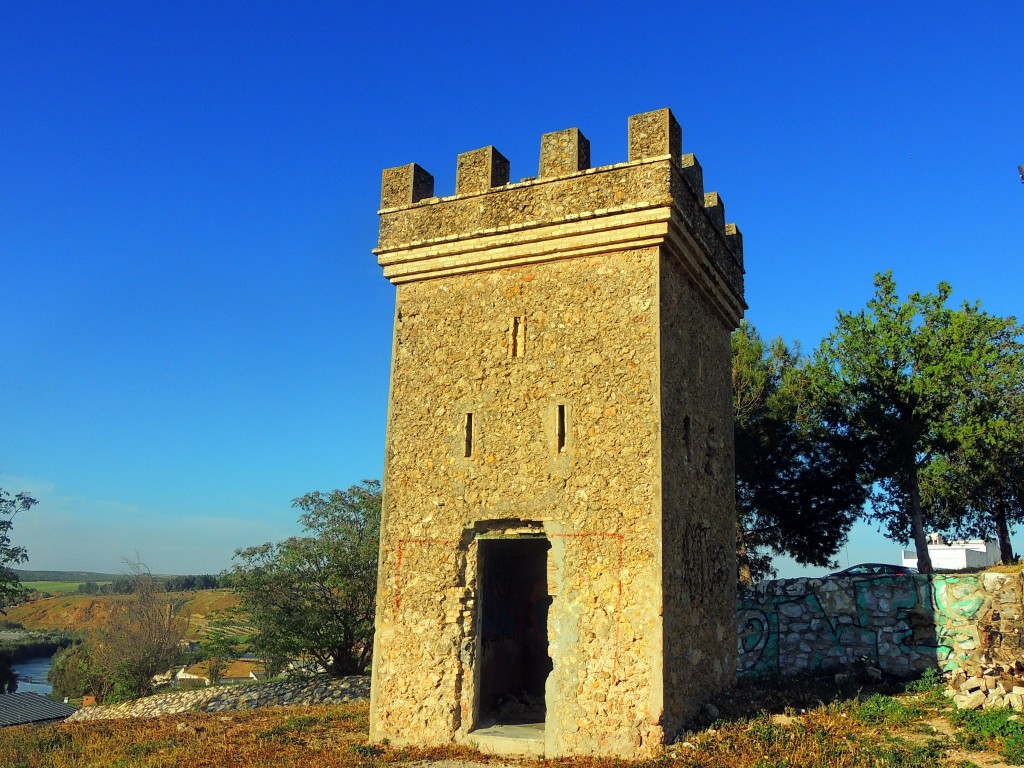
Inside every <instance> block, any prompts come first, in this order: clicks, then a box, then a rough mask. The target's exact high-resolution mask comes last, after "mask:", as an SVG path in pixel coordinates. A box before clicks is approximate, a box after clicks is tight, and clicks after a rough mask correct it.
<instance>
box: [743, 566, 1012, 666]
mask: <svg viewBox="0 0 1024 768" xmlns="http://www.w3.org/2000/svg"><path fill="white" fill-rule="evenodd" d="M737 620H738V621H737V627H738V632H739V642H738V650H739V662H738V672H739V675H740V676H745V677H755V676H760V675H765V674H783V675H786V674H795V673H801V672H818V671H824V670H832V669H836V670H838V669H844V668H850V667H854V666H856V665H858V664H867V665H869V666H873V667H875V668H877V669H879V670H881V671H882V672H883V673H885V674H890V675H895V676H900V677H909V676H912V675H915V674H919V673H921V672H923V671H924V670H925V669H928V668H935V667H936V666H938V667H939V668H941V669H943V670H946V671H951V670H956V669H959V668H961V667H964V666H968V665H972V664H984V665H987V664H991V663H996V664H1012V663H1013V662H1015V661H1018V660H1020V658H1021V642H1022V629H1024V605H1022V584H1021V573H1020V572H1017V573H999V572H994V571H990V572H985V573H979V574H936V575H933V576H930V577H929V576H874V577H852V578H825V579H784V580H779V581H767V582H762V583H760V584H758V585H756V586H755V587H754V588H753V589H751V590H748V591H746V592H745V593H743V594H742V595H741V596H740V599H739V604H738V606H737Z"/></svg>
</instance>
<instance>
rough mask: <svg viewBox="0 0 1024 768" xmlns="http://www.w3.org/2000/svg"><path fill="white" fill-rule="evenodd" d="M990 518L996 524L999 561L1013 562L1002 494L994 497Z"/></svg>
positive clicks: (1004, 563)
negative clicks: (993, 507)
mask: <svg viewBox="0 0 1024 768" xmlns="http://www.w3.org/2000/svg"><path fill="white" fill-rule="evenodd" d="M992 520H993V521H994V522H995V524H996V539H997V540H998V541H999V561H1000V562H1001V563H1002V564H1003V565H1010V564H1011V563H1013V544H1012V543H1011V542H1010V527H1009V526H1008V525H1007V524H1006V504H1005V502H1004V501H1003V495H1002V494H999V496H998V498H996V505H995V509H993V510H992Z"/></svg>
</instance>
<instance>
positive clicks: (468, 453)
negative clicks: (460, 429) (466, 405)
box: [463, 412, 473, 459]
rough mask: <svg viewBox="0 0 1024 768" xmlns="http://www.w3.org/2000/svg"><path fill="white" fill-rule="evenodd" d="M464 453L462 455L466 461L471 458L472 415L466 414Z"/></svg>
mask: <svg viewBox="0 0 1024 768" xmlns="http://www.w3.org/2000/svg"><path fill="white" fill-rule="evenodd" d="M465 438H466V445H465V447H466V452H465V453H464V454H463V455H464V456H465V457H466V458H467V459H469V458H472V457H473V414H472V413H471V412H470V413H467V414H466V434H465Z"/></svg>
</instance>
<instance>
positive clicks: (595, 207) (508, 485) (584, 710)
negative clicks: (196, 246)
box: [370, 109, 745, 757]
mask: <svg viewBox="0 0 1024 768" xmlns="http://www.w3.org/2000/svg"><path fill="white" fill-rule="evenodd" d="M681 145H682V131H681V129H680V127H679V124H678V123H677V122H676V120H675V118H674V117H673V116H672V113H671V112H670V111H669V110H667V109H662V110H658V111H656V112H648V113H645V114H640V115H634V116H633V117H631V118H630V119H629V159H628V160H627V161H626V162H624V163H617V164H615V165H608V166H604V167H600V168H590V144H589V142H588V141H587V139H586V138H584V136H583V135H582V134H581V133H580V132H579V131H578V130H577V129H575V128H572V129H569V130H564V131H558V132H555V133H548V134H545V135H544V136H543V137H542V138H541V151H540V170H539V172H538V174H537V177H536V178H528V179H524V180H522V181H520V182H517V183H509V162H508V160H506V159H505V158H504V157H503V156H502V155H501V154H500V153H499V152H498V151H497V150H496V149H495V148H494V147H484V148H483V149H478V150H474V151H472V152H466V153H465V154H462V155H459V158H458V169H457V180H456V184H455V194H454V195H452V196H450V197H434V196H433V195H434V190H433V186H434V183H433V177H432V176H431V175H430V174H429V173H427V172H426V171H425V170H423V169H422V168H420V167H419V166H417V165H415V164H411V165H405V166H401V167H398V168H390V169H388V170H386V171H384V175H383V191H382V194H381V211H380V244H379V247H378V248H377V249H376V251H375V253H376V254H377V256H378V259H379V262H380V264H381V266H382V267H383V268H384V275H385V277H387V278H388V279H389V280H390V281H391V282H392V283H394V284H395V285H396V286H397V301H396V311H395V333H394V346H393V351H392V369H391V396H390V406H389V411H388V426H387V454H386V464H385V472H384V512H383V520H382V527H381V549H380V577H379V586H378V592H377V625H376V645H375V648H374V659H373V693H372V703H371V716H370V729H371V738H372V739H373V740H375V741H380V740H383V739H388V740H390V742H391V743H394V744H420V745H440V744H451V743H465V744H476V745H478V746H480V747H481V748H484V749H495V750H498V749H502V750H508V751H512V752H515V751H519V752H524V753H533V754H540V753H543V754H545V755H547V756H549V757H550V756H555V755H570V754H613V755H622V756H642V755H645V754H650V753H651V752H653V751H655V750H657V749H658V747H660V746H661V745H662V744H663V743H664V742H665V740H666V739H670V738H671V737H672V736H673V735H675V733H677V732H678V731H679V730H680V728H682V727H683V725H684V724H685V722H686V721H687V719H688V718H690V717H691V716H692V715H694V714H695V712H696V710H697V709H698V707H699V706H700V705H701V704H702V703H703V702H704V701H705V700H707V699H708V698H710V697H712V696H713V695H714V694H715V692H716V691H718V690H719V689H721V688H723V687H724V686H727V685H728V684H729V683H730V682H731V680H732V678H733V674H734V671H735V654H736V636H735V631H736V630H735V619H734V612H735V563H734V539H735V527H734V525H735V524H734V497H733V494H734V482H735V481H734V472H733V444H732V435H733V432H732V400H731V375H730V372H731V367H730V332H731V331H732V329H733V328H735V327H736V325H737V324H738V322H739V320H740V317H741V316H742V313H743V310H744V309H745V304H744V301H743V247H742V238H741V235H740V233H739V231H738V230H737V229H736V227H735V225H732V224H726V223H725V219H724V208H723V205H722V200H721V198H720V197H719V196H718V194H717V193H714V192H711V193H707V194H705V192H704V189H703V180H702V176H701V167H700V165H699V164H698V163H697V161H696V160H695V159H694V157H693V155H683V154H682V153H681Z"/></svg>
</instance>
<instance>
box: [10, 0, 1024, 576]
mask: <svg viewBox="0 0 1024 768" xmlns="http://www.w3.org/2000/svg"><path fill="white" fill-rule="evenodd" d="M977 8H978V10H968V6H967V5H966V4H962V3H943V2H924V3H922V2H905V3H891V2H885V3H882V2H877V3H876V2H866V3H863V2H862V3H842V4H838V3H822V2H820V1H819V2H807V3H789V2H787V3H732V4H730V3H691V2H677V3H658V4H654V3H613V4H611V3H609V4H601V3H546V2H545V3H539V2H532V1H530V0H526V1H524V2H519V3H505V4H492V3H475V4H469V3H422V2H421V3H390V4H373V3H360V4H342V3H306V2H287V3H285V2H280V3H265V2H234V3H226V2H202V3H197V2H175V3H162V4H157V3H131V2H116V3H115V2H96V3H58V2H52V3H40V2H36V1H32V2H16V1H14V0H8V1H7V2H4V3H3V4H2V5H0V280H2V283H0V285H2V288H3V301H2V304H0V313H2V314H0V356H2V357H0V359H2V361H3V372H2V375H0V436H2V437H0V485H2V486H3V487H5V488H7V489H8V490H12V491H18V490H27V491H31V492H32V493H33V494H34V495H35V496H36V497H37V498H38V499H39V501H40V503H39V505H38V506H37V507H36V508H34V509H33V510H32V511H31V513H29V514H25V515H22V516H19V517H18V518H17V519H16V522H15V529H14V537H15V540H16V542H18V543H23V544H25V545H27V546H28V548H29V552H30V556H31V562H30V565H29V567H33V568H57V569H91V570H100V571H111V570H119V569H120V568H121V558H122V557H134V556H135V555H136V554H137V555H138V556H139V557H141V559H142V560H143V561H144V562H146V563H148V565H149V566H150V567H151V568H152V569H153V570H154V571H157V572H176V573H182V572H211V571H214V572H215V571H218V570H220V569H222V568H224V567H226V566H228V565H229V563H230V560H231V555H232V552H233V550H234V549H235V548H236V547H239V546H248V545H252V544H257V543H261V542H263V541H267V540H276V539H281V538H283V537H285V536H287V535H290V534H292V533H295V532H296V531H297V526H296V523H295V511H294V510H293V509H291V508H290V500H291V499H292V498H294V497H296V496H299V495H301V494H303V493H305V492H306V491H309V490H313V489H323V490H329V489H331V488H334V487H341V488H345V487H347V486H349V485H351V484H353V483H355V482H358V481H359V480H361V479H362V478H368V477H380V475H381V470H382V464H383V455H384V424H385V411H386V404H387V388H388V371H389V355H390V345H391V337H390V334H391V322H392V313H393V309H394V289H393V287H392V286H391V285H390V284H389V283H388V282H387V281H385V280H384V278H383V277H382V276H381V273H380V269H379V267H378V266H377V264H376V260H375V258H374V256H373V255H372V254H371V249H372V248H373V247H374V245H375V244H376V231H377V217H376V210H377V204H378V201H379V191H380V173H381V170H382V169H383V168H385V167H389V166H395V165H400V164H403V163H408V162H417V163H419V164H420V165H422V166H424V167H425V168H427V169H428V170H430V171H431V172H432V173H433V174H434V176H435V177H436V179H437V186H436V189H437V191H438V193H439V194H450V193H452V192H453V191H454V171H455V158H456V155H457V154H458V153H459V152H464V151H466V150H470V149H475V148H477V147H481V146H484V145H487V144H494V145H495V146H497V147H498V149H499V150H500V151H501V152H502V153H503V154H505V156H506V157H508V158H509V159H510V160H511V163H512V178H513V179H519V178H522V177H524V176H533V175H535V173H536V170H537V157H538V153H539V139H540V135H541V134H542V133H544V132H546V131H554V130H559V129H562V128H567V127H570V126H576V127H579V128H580V129H581V130H582V131H583V132H584V133H585V134H586V135H587V136H588V138H590V140H591V144H592V154H593V163H594V165H603V164H607V163H613V162H620V161H623V160H625V159H626V118H627V116H628V115H631V114H634V113H637V112H643V111H647V110H650V109H656V108H659V107H663V106H668V107H671V108H672V109H673V111H674V112H675V114H676V116H677V117H678V119H679V120H680V122H681V123H682V125H683V143H684V148H685V151H688V152H694V153H695V154H696V155H697V157H698V159H699V160H700V162H701V164H702V165H703V167H704V173H705V182H706V186H707V188H708V189H709V190H718V191H720V192H721V194H722V196H723V199H724V200H725V203H726V207H727V212H726V213H727V218H728V220H729V221H735V222H737V223H738V225H739V226H740V228H741V230H742V231H743V233H744V237H745V245H746V260H747V269H748V272H747V300H748V303H749V305H750V311H749V313H748V317H749V319H750V320H751V321H752V322H753V323H754V324H755V325H756V326H757V327H758V328H759V329H760V330H761V331H762V333H764V334H765V335H767V336H774V335H782V336H784V337H785V338H786V339H787V340H793V339H799V340H800V341H802V342H803V344H804V346H805V348H810V347H812V346H814V345H815V344H817V342H818V341H819V340H820V339H821V337H822V336H823V335H825V334H826V333H827V332H828V331H829V330H830V329H831V327H832V325H833V323H834V319H835V313H836V310H837V309H839V308H844V309H857V308H859V307H861V306H863V305H864V303H865V302H866V300H867V299H868V298H869V296H870V295H871V292H872V287H871V280H872V275H873V274H874V273H875V272H877V271H879V270H884V269H888V268H891V269H893V270H894V272H895V276H896V279H897V284H898V285H899V287H900V290H901V292H903V293H906V292H909V291H910V290H913V289H923V290H929V289H933V288H934V287H935V285H936V283H937V282H938V281H940V280H947V281H949V282H951V283H952V284H953V286H954V288H955V291H956V293H955V296H956V298H957V300H958V301H959V300H961V299H975V298H980V299H981V300H982V302H983V305H984V306H985V307H986V308H987V309H988V310H989V311H991V312H994V313H998V314H1019V313H1020V309H1021V307H1020V295H1021V289H1022V287H1024V286H1022V283H1024V280H1022V277H1021V262H1022V259H1021V257H1022V255H1024V254H1022V243H1024V185H1022V184H1021V182H1020V180H1019V178H1018V176H1017V171H1016V166H1017V165H1018V164H1020V163H1024V87H1022V86H1024V54H1022V47H1021V31H1022V30H1024V4H1022V3H1021V2H1020V1H1019V0H1015V1H1014V2H991V3H985V4H983V5H979V6H977ZM1021 543H1022V542H1021V541H1020V540H1018V547H1020V545H1021ZM898 555H899V547H898V545H896V544H893V543H887V542H885V541H884V540H882V539H881V538H880V537H877V536H875V537H872V535H870V534H869V533H868V532H866V531H865V530H862V529H858V530H857V532H856V534H855V536H854V540H853V543H852V544H851V547H850V557H851V558H852V559H851V562H859V561H861V560H876V559H881V560H888V561H892V560H894V559H895V558H898ZM845 559H846V555H845V554H844V556H843V560H844V564H845ZM783 572H784V573H787V574H788V573H795V572H796V571H794V570H792V569H789V568H788V567H786V568H784V570H783Z"/></svg>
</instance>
